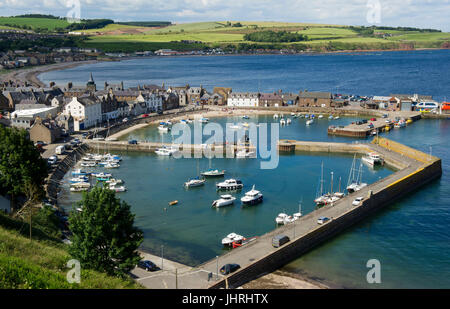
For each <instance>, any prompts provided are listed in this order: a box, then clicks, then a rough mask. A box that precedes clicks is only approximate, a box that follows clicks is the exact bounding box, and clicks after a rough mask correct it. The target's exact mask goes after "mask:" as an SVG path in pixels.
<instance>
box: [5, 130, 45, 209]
mask: <svg viewBox="0 0 450 309" xmlns="http://www.w3.org/2000/svg"><path fill="white" fill-rule="evenodd" d="M0 141H1V143H0V189H1V190H3V191H5V192H6V193H7V194H10V195H11V208H12V211H14V210H15V203H14V201H15V196H16V195H19V194H23V193H26V192H25V184H26V183H28V184H29V185H30V186H35V187H36V188H37V193H36V195H37V196H38V197H41V196H42V195H43V193H44V189H43V182H44V179H45V178H46V177H47V175H48V170H47V162H46V161H45V160H44V159H42V157H41V155H40V153H39V151H38V150H37V149H36V147H35V146H34V145H33V142H32V141H30V139H29V136H28V133H27V131H25V130H24V129H16V128H5V127H3V126H0Z"/></svg>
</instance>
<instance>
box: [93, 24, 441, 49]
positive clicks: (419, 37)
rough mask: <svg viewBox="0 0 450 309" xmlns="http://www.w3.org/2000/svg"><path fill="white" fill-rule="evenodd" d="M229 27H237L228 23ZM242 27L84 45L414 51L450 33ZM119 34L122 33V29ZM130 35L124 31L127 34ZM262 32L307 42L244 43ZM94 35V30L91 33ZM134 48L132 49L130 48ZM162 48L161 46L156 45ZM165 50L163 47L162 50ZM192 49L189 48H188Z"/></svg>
mask: <svg viewBox="0 0 450 309" xmlns="http://www.w3.org/2000/svg"><path fill="white" fill-rule="evenodd" d="M230 22H231V24H232V25H233V24H235V23H237V22H236V21H230ZM240 23H241V25H242V26H241V27H232V26H230V25H229V24H228V25H227V22H199V23H186V24H175V25H170V26H168V27H162V28H149V29H144V30H142V29H141V31H140V33H130V32H128V33H122V34H113V33H112V32H111V30H113V29H114V25H110V26H109V28H108V27H105V28H104V29H98V31H99V32H101V31H103V35H92V36H91V37H90V38H89V40H88V41H87V42H86V43H85V44H86V45H88V46H98V47H99V48H102V47H103V48H107V49H108V47H111V46H114V50H115V51H125V50H126V51H130V46H133V47H138V46H139V47H140V48H145V47H149V48H150V49H149V50H155V48H156V49H159V48H158V47H159V46H161V47H160V48H168V47H167V46H168V45H170V44H176V42H178V44H181V43H180V42H181V41H199V42H202V43H203V44H201V46H200V47H204V46H209V47H229V46H239V45H241V46H242V44H251V45H252V46H261V48H275V49H276V48H285V47H286V48H287V47H293V48H299V49H302V50H304V49H308V48H309V49H313V50H327V49H331V50H336V48H337V49H338V50H339V48H340V47H342V48H346V49H349V50H354V49H397V48H400V47H401V44H402V43H405V42H408V43H413V44H414V45H417V47H439V46H441V45H442V44H443V43H445V42H448V41H450V34H449V33H440V32H419V31H401V30H377V32H380V33H390V34H392V35H393V36H392V37H386V38H382V37H381V36H374V35H363V34H360V33H358V32H357V31H355V29H352V28H349V27H347V26H339V25H324V24H307V23H284V22H252V21H247V22H240ZM121 30H122V29H121ZM130 30H131V31H132V28H127V29H126V31H130ZM263 30H272V31H288V32H296V33H299V34H305V35H307V36H308V39H309V40H308V41H306V42H298V43H281V45H280V44H268V43H258V42H248V41H245V40H244V35H245V34H247V33H251V32H255V31H263ZM92 33H95V30H92ZM130 44H133V45H130ZM159 44H161V45H159ZM163 46H164V47H163ZM121 49H123V50H121ZM184 49H189V45H187V46H183V48H182V49H181V50H184ZM191 49H194V48H192V46H191Z"/></svg>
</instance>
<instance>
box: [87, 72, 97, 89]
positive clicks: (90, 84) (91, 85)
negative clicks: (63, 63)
mask: <svg viewBox="0 0 450 309" xmlns="http://www.w3.org/2000/svg"><path fill="white" fill-rule="evenodd" d="M86 90H87V91H89V92H92V93H93V92H96V91H97V85H95V81H94V77H92V73H91V78H90V79H89V81H88V82H87V84H86Z"/></svg>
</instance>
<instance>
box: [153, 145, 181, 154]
mask: <svg viewBox="0 0 450 309" xmlns="http://www.w3.org/2000/svg"><path fill="white" fill-rule="evenodd" d="M176 152H178V149H176V148H175V147H167V146H163V147H161V148H158V149H156V150H155V153H156V154H157V155H159V156H171V155H173V154H175V153H176Z"/></svg>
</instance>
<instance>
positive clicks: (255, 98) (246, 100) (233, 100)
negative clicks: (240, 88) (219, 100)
mask: <svg viewBox="0 0 450 309" xmlns="http://www.w3.org/2000/svg"><path fill="white" fill-rule="evenodd" d="M227 105H228V106H239V107H255V106H259V93H257V92H245V93H244V92H233V93H232V94H231V95H230V96H229V97H228V101H227Z"/></svg>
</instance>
